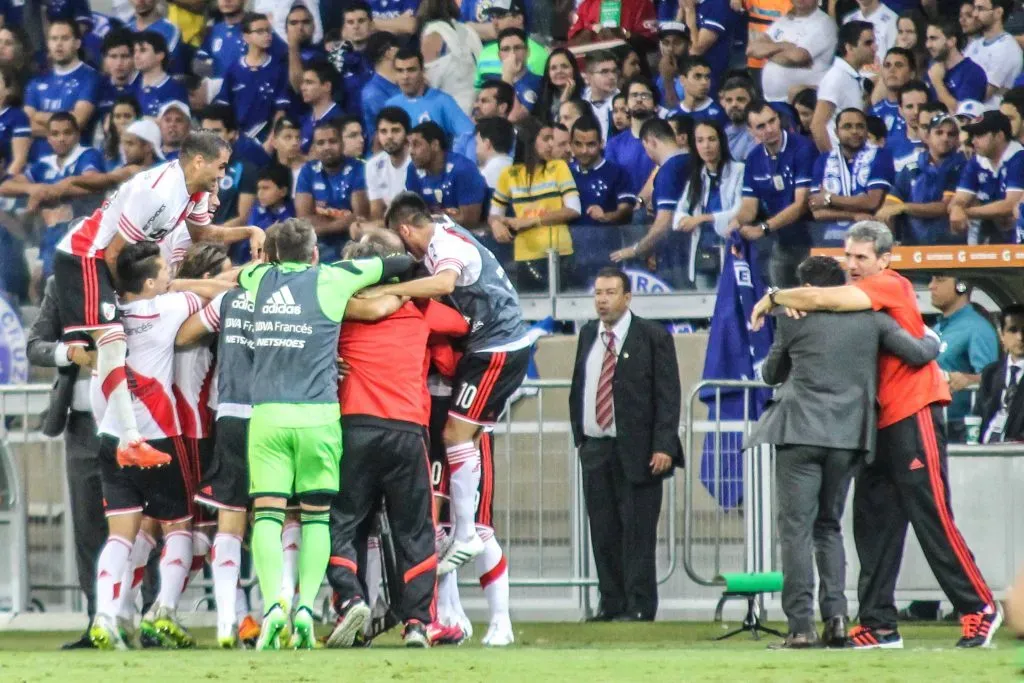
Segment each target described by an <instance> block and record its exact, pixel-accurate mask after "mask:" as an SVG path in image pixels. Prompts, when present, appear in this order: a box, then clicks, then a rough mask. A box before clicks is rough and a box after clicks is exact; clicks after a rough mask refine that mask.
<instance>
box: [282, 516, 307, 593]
mask: <svg viewBox="0 0 1024 683" xmlns="http://www.w3.org/2000/svg"><path fill="white" fill-rule="evenodd" d="M301 543H302V526H301V525H300V524H299V523H298V522H295V521H288V522H285V523H284V529H282V530H281V547H282V549H283V550H284V554H283V556H282V558H283V559H282V564H281V595H282V596H288V602H289V603H290V602H291V601H292V598H293V597H295V590H296V588H295V586H296V584H297V583H298V581H299V546H300V544H301Z"/></svg>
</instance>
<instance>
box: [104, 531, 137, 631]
mask: <svg viewBox="0 0 1024 683" xmlns="http://www.w3.org/2000/svg"><path fill="white" fill-rule="evenodd" d="M131 554H132V544H131V543H130V542H129V541H128V540H127V539H124V538H121V537H120V536H109V537H108V538H107V542H106V543H105V544H104V545H103V550H102V551H101V552H100V557H99V560H97V562H96V613H97V614H102V615H104V616H108V617H110V618H114V617H116V616H117V613H118V609H119V605H120V599H121V590H122V587H123V585H124V574H125V567H127V566H128V558H129V557H131Z"/></svg>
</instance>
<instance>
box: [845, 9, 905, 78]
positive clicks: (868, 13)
mask: <svg viewBox="0 0 1024 683" xmlns="http://www.w3.org/2000/svg"><path fill="white" fill-rule="evenodd" d="M896 20H897V16H896V13H895V12H893V11H892V10H891V9H889V8H888V7H886V6H885V4H884V3H882V2H881V0H857V9H856V10H855V11H853V12H851V13H849V14H847V15H846V16H845V17H843V23H844V24H846V23H849V22H851V21H865V22H867V23H869V24H871V26H872V28H874V30H875V31H874V32H875V56H874V59H872V60H871V61H869V62H867V63H865V64H864V65H863V66H862V67H861V69H862V73H863V74H864V75H866V76H869V77H871V78H874V77H875V76H877V75H878V72H879V67H880V65H881V64H882V60H883V59H885V55H887V54H888V53H889V50H891V49H892V48H893V47H894V46H895V45H896Z"/></svg>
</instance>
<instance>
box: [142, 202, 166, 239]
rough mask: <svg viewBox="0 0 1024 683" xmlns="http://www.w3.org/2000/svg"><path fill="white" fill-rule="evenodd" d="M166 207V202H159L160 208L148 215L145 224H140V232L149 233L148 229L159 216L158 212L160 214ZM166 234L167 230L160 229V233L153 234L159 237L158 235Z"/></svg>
mask: <svg viewBox="0 0 1024 683" xmlns="http://www.w3.org/2000/svg"><path fill="white" fill-rule="evenodd" d="M166 209H167V205H166V204H161V205H160V208H159V209H157V210H156V213H154V214H153V215H152V216H150V217H149V220H148V221H146V224H145V225H143V226H142V233H143V234H144V235H148V234H149V229H150V228H151V227H153V223H154V222H155V221H156V219H157V218H160V214H162V213H163V212H164V211H165V210H166ZM166 234H167V231H161V234H160V235H154V237H156V238H157V239H159V238H160V237H163V236H164V235H166Z"/></svg>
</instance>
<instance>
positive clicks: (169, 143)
mask: <svg viewBox="0 0 1024 683" xmlns="http://www.w3.org/2000/svg"><path fill="white" fill-rule="evenodd" d="M156 122H157V125H158V126H160V140H161V144H162V149H161V152H162V153H163V156H164V159H167V161H173V160H175V159H177V158H178V152H179V151H180V150H181V143H183V142H184V141H185V138H187V137H188V134H189V131H190V130H191V128H192V112H191V111H189V108H188V105H187V104H185V103H184V102H168V103H167V104H165V105H164V106H163V107H161V108H160V113H159V115H158V116H157V117H156Z"/></svg>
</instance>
